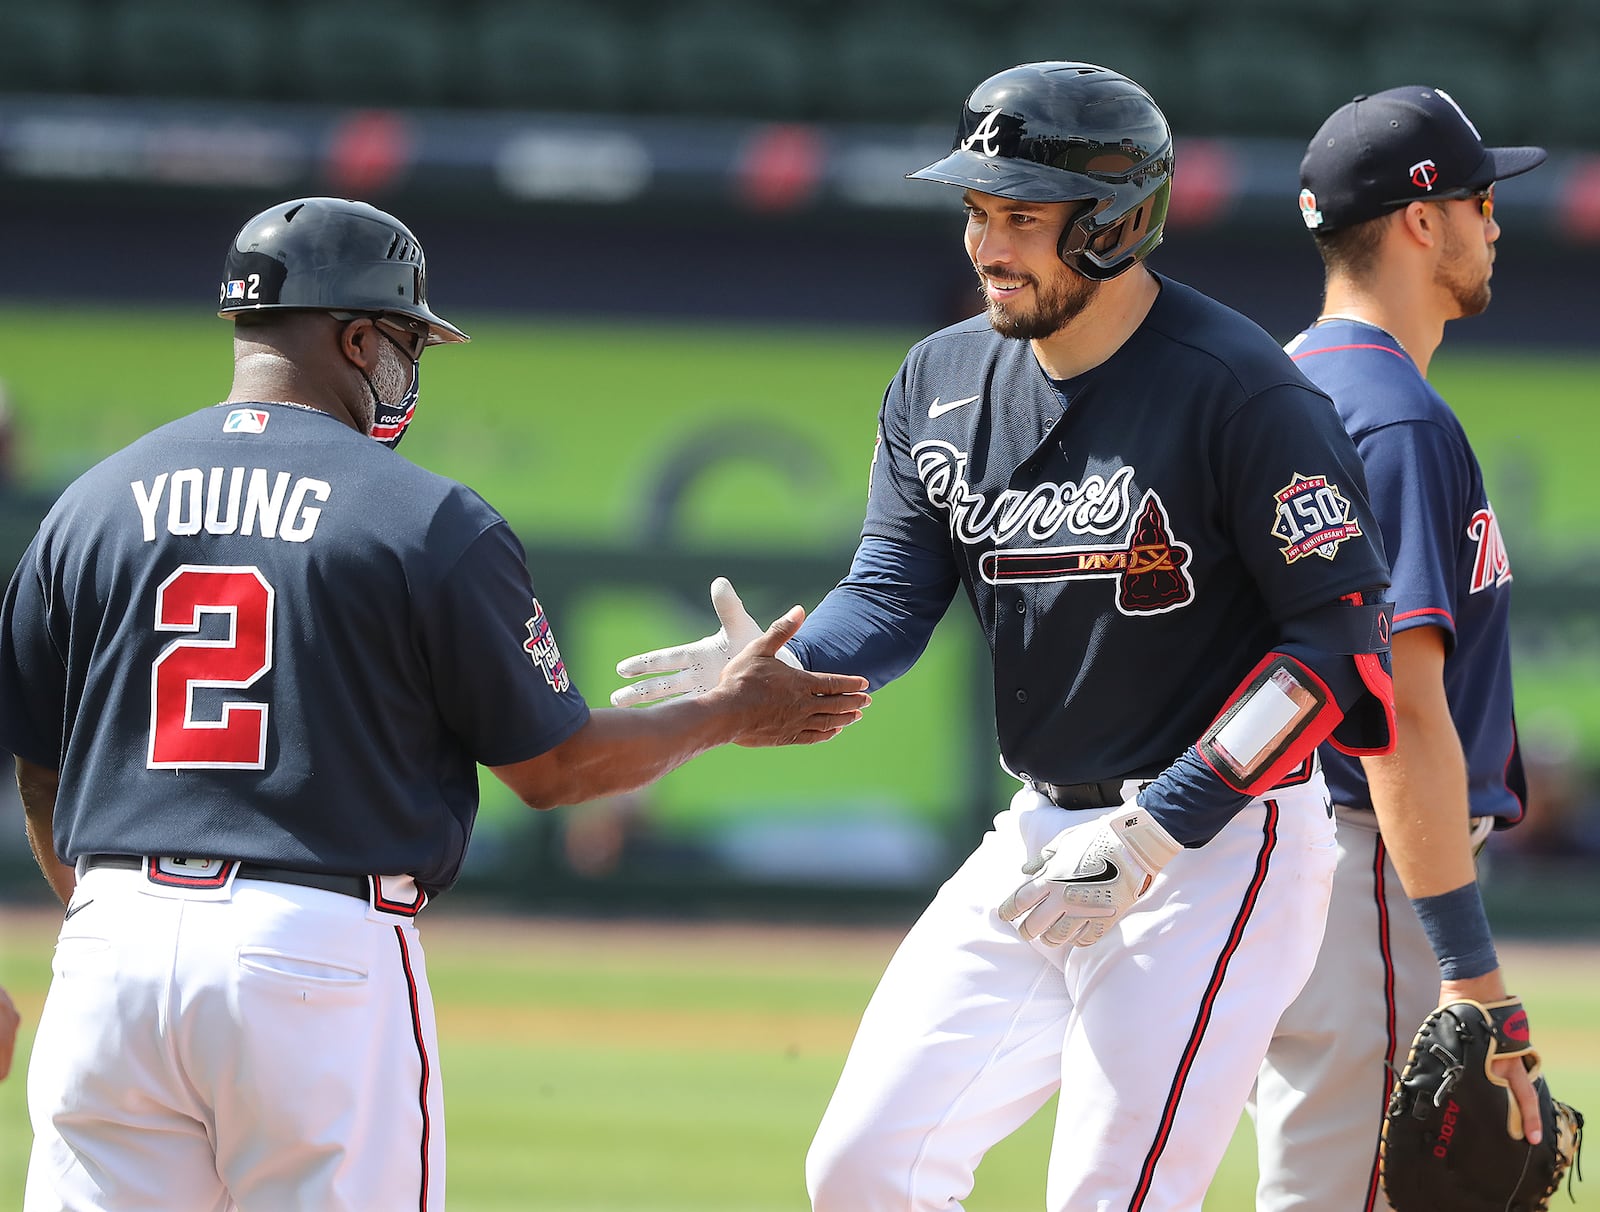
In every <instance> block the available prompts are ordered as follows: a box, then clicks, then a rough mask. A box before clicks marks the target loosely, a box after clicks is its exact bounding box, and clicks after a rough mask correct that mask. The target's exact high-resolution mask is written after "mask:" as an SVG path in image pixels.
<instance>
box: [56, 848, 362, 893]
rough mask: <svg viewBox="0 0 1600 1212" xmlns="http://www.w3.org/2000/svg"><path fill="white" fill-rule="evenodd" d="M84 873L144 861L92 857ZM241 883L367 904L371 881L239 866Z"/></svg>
mask: <svg viewBox="0 0 1600 1212" xmlns="http://www.w3.org/2000/svg"><path fill="white" fill-rule="evenodd" d="M83 866H84V869H85V870H90V869H92V868H95V867H118V868H121V869H123V870H127V871H138V870H141V869H142V868H143V867H144V859H142V858H140V857H139V856H138V855H136V854H91V855H89V856H88V857H87V858H85V859H84V860H83ZM234 878H235V879H241V880H270V881H271V882H273V883H275V884H299V885H300V886H301V887H304V888H320V889H322V890H323V891H324V892H341V893H343V894H344V895H345V896H353V897H355V898H356V899H358V900H363V901H364V900H366V899H367V898H368V892H369V887H370V884H369V881H368V879H367V877H366V876H364V875H331V874H329V873H327V872H324V871H293V870H291V869H289V868H288V867H269V866H267V865H266V864H265V863H240V864H239V870H238V871H237V872H236V873H235V875H234Z"/></svg>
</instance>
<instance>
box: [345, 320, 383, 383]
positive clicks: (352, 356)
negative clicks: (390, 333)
mask: <svg viewBox="0 0 1600 1212" xmlns="http://www.w3.org/2000/svg"><path fill="white" fill-rule="evenodd" d="M334 340H335V341H336V342H337V343H338V347H339V352H340V353H341V354H343V355H344V356H345V357H346V358H348V359H349V360H350V361H352V362H354V363H355V364H356V365H357V366H358V367H360V368H361V370H363V371H364V372H366V373H367V374H372V373H373V372H374V371H376V370H377V368H378V353H379V350H378V341H379V336H378V328H377V326H376V325H375V324H373V322H372V321H371V320H368V319H365V318H362V319H355V320H348V321H346V322H345V323H343V324H341V325H340V326H339V327H338V329H336V330H335V337H334Z"/></svg>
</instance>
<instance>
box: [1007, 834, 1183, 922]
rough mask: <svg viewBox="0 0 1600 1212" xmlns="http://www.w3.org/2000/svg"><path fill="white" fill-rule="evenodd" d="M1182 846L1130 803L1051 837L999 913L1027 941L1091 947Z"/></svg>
mask: <svg viewBox="0 0 1600 1212" xmlns="http://www.w3.org/2000/svg"><path fill="white" fill-rule="evenodd" d="M1182 849H1183V847H1182V846H1180V845H1179V844H1178V843H1177V841H1176V840H1175V839H1174V838H1173V836H1172V835H1171V834H1170V833H1168V832H1167V831H1166V830H1165V829H1163V828H1162V827H1161V826H1160V825H1159V824H1157V823H1156V820H1155V818H1154V817H1152V816H1151V815H1150V814H1149V813H1148V812H1146V811H1145V810H1144V809H1143V808H1140V807H1139V806H1138V805H1137V804H1124V805H1123V806H1122V807H1121V808H1119V809H1118V810H1117V811H1116V812H1112V813H1108V814H1107V815H1105V816H1102V817H1100V818H1099V819H1098V820H1093V821H1086V822H1084V823H1083V824H1081V825H1070V826H1068V827H1067V828H1066V829H1063V830H1062V831H1061V832H1060V833H1058V834H1056V835H1055V837H1053V838H1051V839H1050V842H1049V843H1048V844H1047V845H1046V846H1045V847H1044V849H1042V850H1041V851H1040V852H1039V857H1038V858H1032V859H1029V860H1028V861H1027V862H1026V863H1024V864H1023V867H1022V873H1023V874H1024V875H1031V876H1032V877H1033V878H1032V879H1030V880H1029V881H1028V882H1027V883H1025V884H1023V885H1022V886H1021V887H1020V888H1018V889H1017V890H1016V891H1015V892H1013V893H1012V894H1011V895H1010V896H1008V897H1006V899H1005V900H1004V901H1003V902H1002V903H1001V905H1000V916H1001V917H1003V918H1005V920H1006V921H1008V922H1014V923H1016V927H1017V932H1018V933H1019V934H1021V935H1022V937H1023V938H1026V939H1035V938H1036V939H1038V940H1039V941H1040V942H1042V943H1048V944H1049V945H1050V946H1052V947H1059V946H1061V945H1062V944H1063V943H1072V944H1073V945H1074V946H1078V947H1087V946H1090V945H1091V944H1093V943H1097V942H1099V941H1100V940H1101V938H1103V937H1104V936H1105V933H1106V931H1108V930H1110V929H1111V927H1112V926H1114V925H1115V924H1116V922H1117V919H1118V918H1120V917H1121V916H1122V915H1123V914H1124V913H1126V912H1127V910H1128V906H1130V905H1132V904H1133V902H1134V901H1136V900H1138V899H1139V897H1140V896H1142V895H1143V894H1144V892H1145V890H1146V889H1147V888H1149V887H1150V884H1151V883H1152V882H1153V881H1154V880H1155V877H1156V873H1157V872H1159V871H1160V870H1161V869H1162V868H1163V867H1165V866H1166V865H1167V863H1168V862H1169V861H1170V860H1171V859H1172V856H1173V855H1175V854H1177V853H1178V851H1180V850H1182ZM1019 918H1020V919H1021V920H1020V921H1019V920H1018V919H1019Z"/></svg>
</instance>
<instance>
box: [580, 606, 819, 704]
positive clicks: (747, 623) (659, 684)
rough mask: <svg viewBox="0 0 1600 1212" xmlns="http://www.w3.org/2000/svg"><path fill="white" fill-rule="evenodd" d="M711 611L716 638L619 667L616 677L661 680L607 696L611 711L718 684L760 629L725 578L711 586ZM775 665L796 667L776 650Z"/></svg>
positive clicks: (793, 660) (785, 651) (782, 650)
mask: <svg viewBox="0 0 1600 1212" xmlns="http://www.w3.org/2000/svg"><path fill="white" fill-rule="evenodd" d="M711 605H712V607H713V608H714V609H715V610H716V612H717V618H718V619H720V620H721V621H722V626H721V627H720V628H719V629H718V631H717V633H716V634H715V635H708V636H706V637H705V638H704V639H699V640H696V641H694V643H692V644H679V645H678V646H677V647H675V648H657V649H656V650H655V651H654V652H642V653H640V654H639V655H638V656H631V657H628V658H627V659H626V660H623V661H618V662H617V674H618V676H619V677H625V678H637V677H643V676H644V675H645V674H665V675H666V676H664V677H654V678H651V679H650V680H649V681H645V682H634V683H633V684H632V685H629V686H623V687H620V688H619V689H617V690H613V691H612V692H611V705H612V706H613V707H634V706H637V705H638V704H640V703H654V702H657V701H659V700H661V699H669V698H673V697H674V696H676V695H689V696H691V697H692V696H694V695H697V694H704V693H705V692H706V691H708V690H710V689H711V688H712V687H713V686H715V685H716V684H717V683H718V682H719V681H720V680H721V678H722V671H723V670H724V669H726V668H727V667H728V662H729V661H731V660H732V659H733V658H734V656H735V655H736V654H738V653H739V652H741V651H743V650H744V648H745V647H747V646H748V645H749V644H750V643H751V642H752V641H754V640H756V639H758V638H760V636H761V635H762V634H763V632H764V630H765V629H764V628H762V627H761V626H759V625H758V624H757V623H756V621H755V620H754V619H752V618H751V617H750V612H749V611H748V610H746V609H745V608H744V603H743V602H741V601H740V600H739V595H738V594H737V593H735V592H734V589H733V585H732V583H731V582H730V581H729V580H728V578H727V577H718V578H717V579H716V580H714V581H712V582H711ZM778 659H779V660H781V661H784V662H786V663H788V664H790V665H793V666H794V667H795V668H797V669H798V668H799V667H800V662H799V661H798V660H797V659H796V658H795V656H794V654H793V653H791V652H790V651H789V650H788V649H787V648H780V649H779V650H778Z"/></svg>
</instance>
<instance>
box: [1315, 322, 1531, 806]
mask: <svg viewBox="0 0 1600 1212" xmlns="http://www.w3.org/2000/svg"><path fill="white" fill-rule="evenodd" d="M1288 349H1289V353H1290V355H1291V356H1292V357H1293V359H1294V360H1295V362H1296V364H1298V365H1299V367H1300V369H1301V370H1303V371H1305V373H1306V375H1307V376H1308V377H1309V378H1310V379H1311V380H1312V381H1313V382H1314V383H1316V384H1317V385H1318V386H1320V387H1321V388H1322V389H1323V390H1324V391H1326V392H1327V393H1328V394H1329V395H1330V396H1332V397H1333V401H1334V405H1335V406H1336V407H1337V408H1338V410H1339V413H1340V416H1341V417H1343V419H1344V423H1345V427H1346V428H1347V429H1348V430H1349V431H1350V433H1351V435H1352V436H1353V437H1354V438H1355V442H1356V448H1357V449H1358V450H1359V451H1360V452H1361V455H1362V458H1363V460H1364V462H1365V465H1366V473H1367V480H1368V483H1369V484H1370V485H1371V489H1372V500H1373V502H1374V509H1375V511H1376V514H1377V518H1378V524H1379V526H1380V527H1381V528H1382V531H1383V542H1384V548H1385V550H1386V551H1387V553H1388V555H1389V559H1390V562H1391V565H1392V579H1393V588H1392V589H1391V590H1390V594H1389V596H1390V597H1391V598H1392V599H1393V600H1394V604H1395V607H1394V628H1395V630H1396V631H1404V630H1405V629H1407V628H1409V627H1438V628H1441V629H1442V630H1443V632H1444V634H1445V651H1446V659H1445V666H1444V688H1445V697H1446V699H1447V701H1448V702H1449V704H1450V714H1451V716H1452V717H1453V718H1454V720H1455V725H1456V731H1457V732H1459V733H1460V735H1461V744H1462V748H1463V749H1464V750H1465V753H1466V760H1467V777H1468V794H1469V798H1470V800H1471V803H1472V815H1474V816H1496V817H1502V818H1505V819H1506V820H1508V821H1514V820H1519V819H1521V816H1522V812H1523V805H1524V803H1525V801H1526V798H1527V797H1526V790H1525V783H1524V780H1523V771H1522V758H1521V753H1520V751H1519V749H1518V746H1517V733H1516V724H1515V722H1514V720H1513V716H1512V689H1511V632H1510V615H1511V562H1510V559H1509V558H1508V556H1507V555H1506V546H1505V542H1504V540H1503V539H1502V538H1501V535H1500V526H1499V523H1498V522H1496V520H1495V516H1494V509H1493V507H1492V506H1491V505H1490V504H1489V497H1488V493H1487V492H1486V491H1485V489H1484V484H1483V471H1482V469H1481V468H1480V467H1479V465H1478V459H1477V456H1476V455H1475V454H1473V451H1472V447H1471V445H1470V444H1469V443H1468V441H1467V435H1466V433H1465V432H1464V431H1463V430H1462V428H1461V423H1460V421H1458V420H1457V419H1456V415H1455V413H1453V412H1452V411H1451V410H1450V406H1449V405H1448V404H1447V403H1445V401H1444V400H1443V398H1441V397H1440V395H1439V393H1438V392H1436V391H1435V390H1434V389H1433V386H1432V385H1431V384H1430V383H1429V382H1428V381H1427V380H1426V379H1424V378H1423V377H1422V375H1421V373H1420V372H1419V371H1418V370H1417V367H1416V364H1415V363H1414V362H1412V360H1411V358H1410V357H1409V356H1408V355H1407V354H1406V353H1405V351H1404V350H1403V349H1401V347H1400V345H1399V343H1398V342H1396V341H1395V339H1394V338H1393V337H1391V336H1390V335H1389V334H1388V333H1387V332H1385V331H1384V330H1383V329H1381V328H1376V327H1374V326H1372V325H1369V324H1363V323H1361V322H1360V321H1355V320H1327V321H1324V322H1322V323H1319V324H1317V325H1315V326H1313V327H1312V328H1309V329H1307V330H1306V331H1305V332H1303V333H1301V334H1300V335H1299V336H1298V337H1296V338H1295V339H1294V340H1293V341H1291V342H1290V343H1289V346H1288ZM1322 760H1323V766H1324V772H1325V774H1326V777H1327V780H1328V788H1329V790H1330V792H1331V793H1332V794H1333V798H1334V800H1335V801H1336V802H1338V803H1341V804H1347V805H1349V806H1351V807H1357V808H1367V809H1370V808H1371V807H1372V799H1371V796H1370V795H1369V794H1368V791H1367V783H1366V778H1365V777H1364V775H1363V774H1362V770H1361V764H1360V762H1359V761H1357V760H1356V759H1354V758H1351V757H1348V756H1346V755H1344V754H1341V753H1338V752H1336V751H1334V750H1333V749H1332V747H1331V746H1324V747H1323V750H1322Z"/></svg>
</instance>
